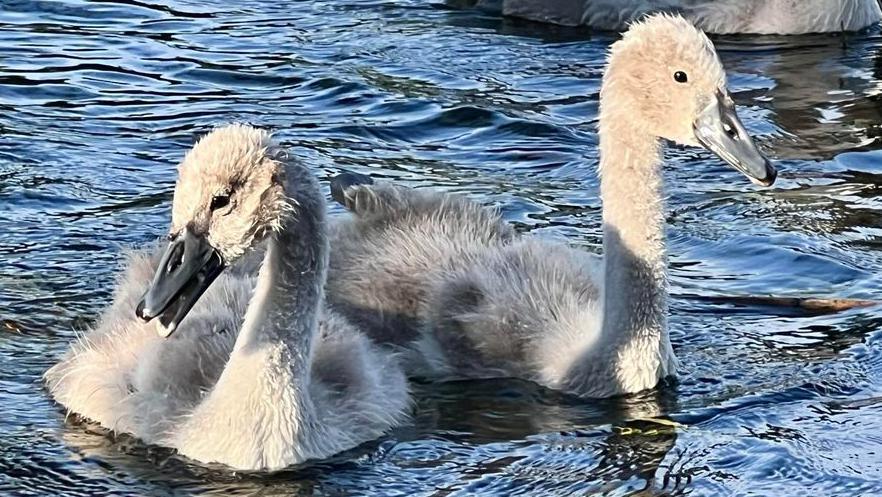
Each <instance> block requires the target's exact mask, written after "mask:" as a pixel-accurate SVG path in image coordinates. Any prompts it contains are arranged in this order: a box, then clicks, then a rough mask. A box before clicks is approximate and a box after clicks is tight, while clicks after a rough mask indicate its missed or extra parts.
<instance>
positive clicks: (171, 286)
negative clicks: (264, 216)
mask: <svg viewBox="0 0 882 497" xmlns="http://www.w3.org/2000/svg"><path fill="white" fill-rule="evenodd" d="M224 267H225V264H224V260H223V257H221V255H220V253H219V252H218V251H217V250H215V249H214V247H212V246H211V244H209V243H208V240H206V239H205V237H202V236H196V235H194V234H193V233H192V232H191V231H190V230H189V229H187V228H185V229H184V230H183V231H182V232H180V233H179V234H178V235H176V236H175V237H174V238H173V239H172V241H171V243H169V245H168V247H167V248H166V249H165V253H164V254H163V255H162V259H161V260H160V261H159V266H158V267H157V268H156V274H155V275H153V281H152V282H151V283H150V287H149V288H148V289H147V292H146V293H145V294H144V297H143V298H142V299H141V302H140V303H139V304H138V307H137V309H135V314H136V315H137V316H138V317H139V318H141V319H143V320H144V321H145V322H149V321H150V320H152V319H153V318H156V317H158V318H159V322H160V324H161V325H162V326H161V327H159V329H158V332H159V334H160V336H163V337H167V336H169V335H171V334H172V333H174V331H175V329H177V327H178V325H179V324H180V323H181V321H183V320H184V318H185V317H186V316H187V313H188V312H190V309H192V308H193V305H194V304H196V301H198V300H199V297H201V296H202V294H203V293H204V292H205V290H207V289H208V287H209V286H211V283H212V282H213V281H214V280H215V278H217V277H218V275H220V273H221V272H223V270H224Z"/></svg>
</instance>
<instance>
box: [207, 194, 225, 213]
mask: <svg viewBox="0 0 882 497" xmlns="http://www.w3.org/2000/svg"><path fill="white" fill-rule="evenodd" d="M228 205H230V196H229V194H222V195H215V196H214V197H212V198H211V206H210V207H209V208H210V209H211V210H212V212H213V211H216V210H218V209H222V208H224V207H226V206H228Z"/></svg>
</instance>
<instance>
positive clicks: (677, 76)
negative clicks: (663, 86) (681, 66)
mask: <svg viewBox="0 0 882 497" xmlns="http://www.w3.org/2000/svg"><path fill="white" fill-rule="evenodd" d="M674 81H676V82H677V83H685V82H687V81H689V77H688V76H686V73H685V72H683V71H677V72H675V73H674Z"/></svg>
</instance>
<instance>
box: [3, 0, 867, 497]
mask: <svg viewBox="0 0 882 497" xmlns="http://www.w3.org/2000/svg"><path fill="white" fill-rule="evenodd" d="M236 4H241V6H235V5H236ZM614 39H615V35H614V34H597V33H590V32H587V31H583V30H566V29H560V28H553V27H543V26H536V25H530V24H524V23H517V22H512V21H506V20H501V19H498V18H493V17H486V16H483V15H482V14H480V13H476V12H471V11H451V10H447V9H443V8H440V7H439V6H437V5H434V4H432V3H430V2H428V1H426V0H394V1H393V0H390V1H386V2H383V1H377V0H370V1H357V0H338V1H331V0H316V1H312V2H293V1H289V2H278V1H251V2H221V1H217V0H200V1H198V2H196V1H191V0H187V1H172V0H114V1H66V2H60V1H51V0H46V1H34V0H0V234H2V235H0V494H2V495H27V494H32V495H102V494H103V495H195V494H200V495H212V494H217V495H230V494H231V495H334V496H337V495H420V496H441V495H479V494H480V495H536V496H552V495H611V496H623V495H634V496H638V495H639V496H648V495H666V496H667V495H692V496H699V495H700V496H704V495H707V496H720V495H764V496H780V495H793V496H797V495H819V496H820V495H823V496H855V495H868V496H869V495H882V310H880V309H876V308H869V309H854V310H850V311H847V312H842V313H837V314H815V315H810V314H807V313H805V312H801V311H798V310H794V309H792V308H786V307H778V306H759V305H749V304H747V303H742V304H732V303H727V301H726V299H722V300H719V299H715V298H711V297H716V296H733V295H735V296H738V295H740V296H744V295H753V296H761V295H776V296H799V295H815V296H837V297H855V298H876V299H880V298H882V281H880V279H879V277H878V276H877V271H878V268H882V242H880V240H882V238H880V236H882V230H880V226H882V201H880V199H882V196H880V195H879V192H878V185H880V184H882V151H880V149H882V146H880V138H879V137H880V136H882V37H880V35H879V34H878V32H876V31H871V32H869V33H865V34H861V35H852V36H849V37H841V36H808V37H796V38H769V37H766V38H745V37H735V38H722V39H718V40H717V44H718V48H719V49H720V52H721V56H722V59H723V62H724V64H725V65H726V66H727V68H728V70H729V75H730V86H731V88H732V90H733V94H734V98H735V100H736V101H737V102H738V104H739V105H740V110H739V112H740V113H741V116H742V118H743V120H744V121H745V123H746V125H747V127H748V128H749V129H750V130H751V131H753V132H754V133H755V134H756V136H757V138H758V141H759V143H760V145H761V147H762V148H763V149H764V150H765V151H766V152H767V153H768V154H769V156H771V157H773V158H775V159H777V165H778V166H779V169H780V172H781V174H780V180H779V182H778V183H777V184H776V185H775V187H774V188H772V189H757V188H756V187H753V186H752V185H750V184H749V183H748V182H747V181H746V180H745V179H744V178H743V177H741V176H740V175H739V174H738V173H736V172H734V171H733V170H731V169H729V168H727V167H725V166H723V165H721V164H720V161H719V160H717V159H715V158H713V157H711V156H709V155H708V154H707V153H705V152H702V151H697V150H691V149H674V150H671V151H670V152H669V153H668V158H669V164H668V166H667V167H666V179H667V185H668V192H669V216H668V220H669V225H670V229H669V242H670V254H671V285H672V292H673V294H674V295H673V297H672V305H673V308H672V316H671V323H670V326H671V333H672V339H673V342H674V347H675V349H676V352H677V354H678V356H679V358H680V360H681V366H680V377H679V381H678V382H676V383H671V384H668V385H664V386H662V387H661V388H659V389H658V390H656V391H653V392H647V393H644V394H641V395H637V396H632V397H627V398H623V399H613V400H606V401H587V400H579V399H574V398H570V397H566V396H563V395H560V394H557V393H554V392H549V391H545V390H542V389H541V388H539V387H536V386H534V385H531V384H527V383H521V382H516V381H506V380H499V381H489V382H478V383H452V384H447V385H428V384H426V385H418V386H417V404H416V407H415V410H414V416H413V422H412V423H411V424H410V425H407V426H405V427H403V428H400V429H397V430H395V431H393V432H391V433H390V434H389V435H388V436H387V437H385V438H384V439H382V440H379V441H377V442H375V443H370V444H366V445H365V446H363V447H360V448H358V449H356V450H354V451H352V452H351V453H347V454H343V455H340V456H338V457H335V458H334V459H332V460H330V461H323V462H320V463H316V464H311V465H308V466H306V467H303V468H295V469H292V470H291V471H285V472H282V473H279V474H276V475H272V476H261V475H249V474H237V473H231V472H229V471H227V470H224V469H223V468H214V467H203V466H199V465H196V464H193V463H191V462H188V461H186V460H183V459H181V458H178V457H177V456H175V455H174V454H172V453H171V452H169V451H168V450H165V449H161V448H155V447H144V446H143V445H141V444H139V443H138V442H137V441H136V440H133V439H131V438H129V437H126V436H112V435H110V434H107V433H104V432H103V431H101V430H100V429H98V428H97V427H95V426H89V425H84V424H82V423H79V422H75V421H73V420H72V419H66V418H65V415H64V412H63V411H62V410H61V409H60V408H59V407H58V406H57V405H55V404H54V403H53V402H52V401H51V400H50V399H49V398H48V397H47V395H46V392H45V391H44V390H43V388H42V385H41V382H40V375H41V373H42V372H43V371H44V370H45V369H46V368H47V367H48V366H50V365H51V364H52V363H53V362H54V361H55V360H56V359H57V358H58V357H59V355H60V354H61V353H62V352H63V351H64V350H65V348H66V346H67V344H68V343H69V342H70V341H71V340H72V339H73V338H74V336H75V333H76V331H77V330H82V329H84V328H85V327H86V326H87V325H88V324H89V323H90V322H92V321H93V320H94V319H95V317H96V316H97V314H98V312H99V311H100V310H101V308H102V307H103V306H104V305H106V304H107V303H108V299H109V295H110V293H109V292H110V289H111V287H112V284H113V278H114V274H115V273H116V271H117V270H118V269H119V266H118V264H119V260H120V257H119V254H120V250H121V249H122V248H124V247H127V246H131V245H139V244H142V243H145V242H149V241H151V240H153V239H155V238H156V237H158V236H160V235H162V234H163V233H164V232H165V231H166V230H167V225H168V220H169V206H170V202H171V196H172V191H173V185H174V181H175V165H176V163H177V161H178V160H179V159H180V158H181V157H182V155H183V153H184V151H185V150H186V149H187V148H188V147H189V146H190V145H191V144H192V143H193V141H194V139H195V138H196V137H198V136H199V135H200V134H202V133H204V132H206V131H207V130H209V129H210V128H211V127H212V126H213V125H215V124H217V123H224V122H230V121H244V122H249V123H254V124H257V125H260V126H265V127H268V128H271V129H273V130H276V131H277V134H278V136H279V137H280V138H281V140H282V141H283V142H284V143H285V144H286V145H288V146H290V147H291V148H292V150H293V152H294V153H295V154H296V155H297V156H298V157H300V158H301V160H303V161H304V162H306V163H308V164H309V165H310V166H311V167H312V168H313V170H314V171H316V173H317V174H318V175H319V176H320V177H321V178H322V179H323V180H325V179H327V178H328V177H329V176H330V175H333V174H334V173H335V172H337V171H338V170H339V168H348V169H353V170H357V171H361V172H370V173H371V174H373V175H376V176H384V177H388V178H391V179H394V180H396V181H399V182H402V183H406V184H411V185H418V186H436V187H438V188H443V189H445V190H449V191H458V192H464V193H467V194H469V195H471V196H473V197H474V198H476V199H478V200H480V201H481V202H484V203H486V204H488V205H497V206H500V207H501V208H502V209H503V211H504V213H505V215H506V217H507V218H508V219H509V220H510V221H511V222H513V223H516V224H517V225H518V226H519V227H520V228H521V229H522V230H524V231H531V232H533V233H535V234H537V235H540V236H546V237H557V238H566V239H567V240H568V241H570V242H571V243H573V244H575V245H577V246H580V247H583V248H584V249H585V250H591V251H598V250H599V245H600V229H599V224H598V221H599V215H600V211H599V209H600V205H599V202H598V198H597V177H596V175H595V167H596V165H597V150H596V145H597V134H596V123H597V104H598V90H599V86H600V77H601V71H602V64H603V60H604V52H605V50H606V48H607V47H608V46H609V44H610V43H611V42H612V41H614Z"/></svg>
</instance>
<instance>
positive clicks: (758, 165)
mask: <svg viewBox="0 0 882 497" xmlns="http://www.w3.org/2000/svg"><path fill="white" fill-rule="evenodd" d="M692 129H693V130H694V131H695V138H696V139H697V140H698V142H699V143H701V144H702V145H704V147H705V148H707V149H708V150H710V151H711V152H713V153H714V154H716V155H717V156H718V157H719V158H721V159H723V160H724V161H726V162H727V163H729V165H731V166H732V167H734V168H735V169H737V170H738V171H741V172H742V173H743V174H744V175H745V176H747V177H748V178H750V180H751V181H752V182H754V183H756V184H758V185H762V186H770V185H772V183H774V182H775V178H776V177H777V176H778V173H777V172H776V171H775V168H774V167H773V166H772V164H771V163H770V162H769V161H768V159H766V158H765V157H764V156H763V154H762V153H760V151H759V149H758V148H757V147H756V143H754V141H753V138H751V137H750V134H748V133H747V130H746V129H744V125H743V124H741V120H740V119H738V114H736V113H735V103H734V102H732V99H730V98H728V96H727V95H726V93H725V92H724V91H723V90H718V91H717V94H716V98H714V99H713V100H712V101H711V103H710V104H709V105H708V106H707V107H705V108H704V110H703V111H702V112H701V114H699V116H698V119H696V120H695V122H694V123H693V124H692Z"/></svg>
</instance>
